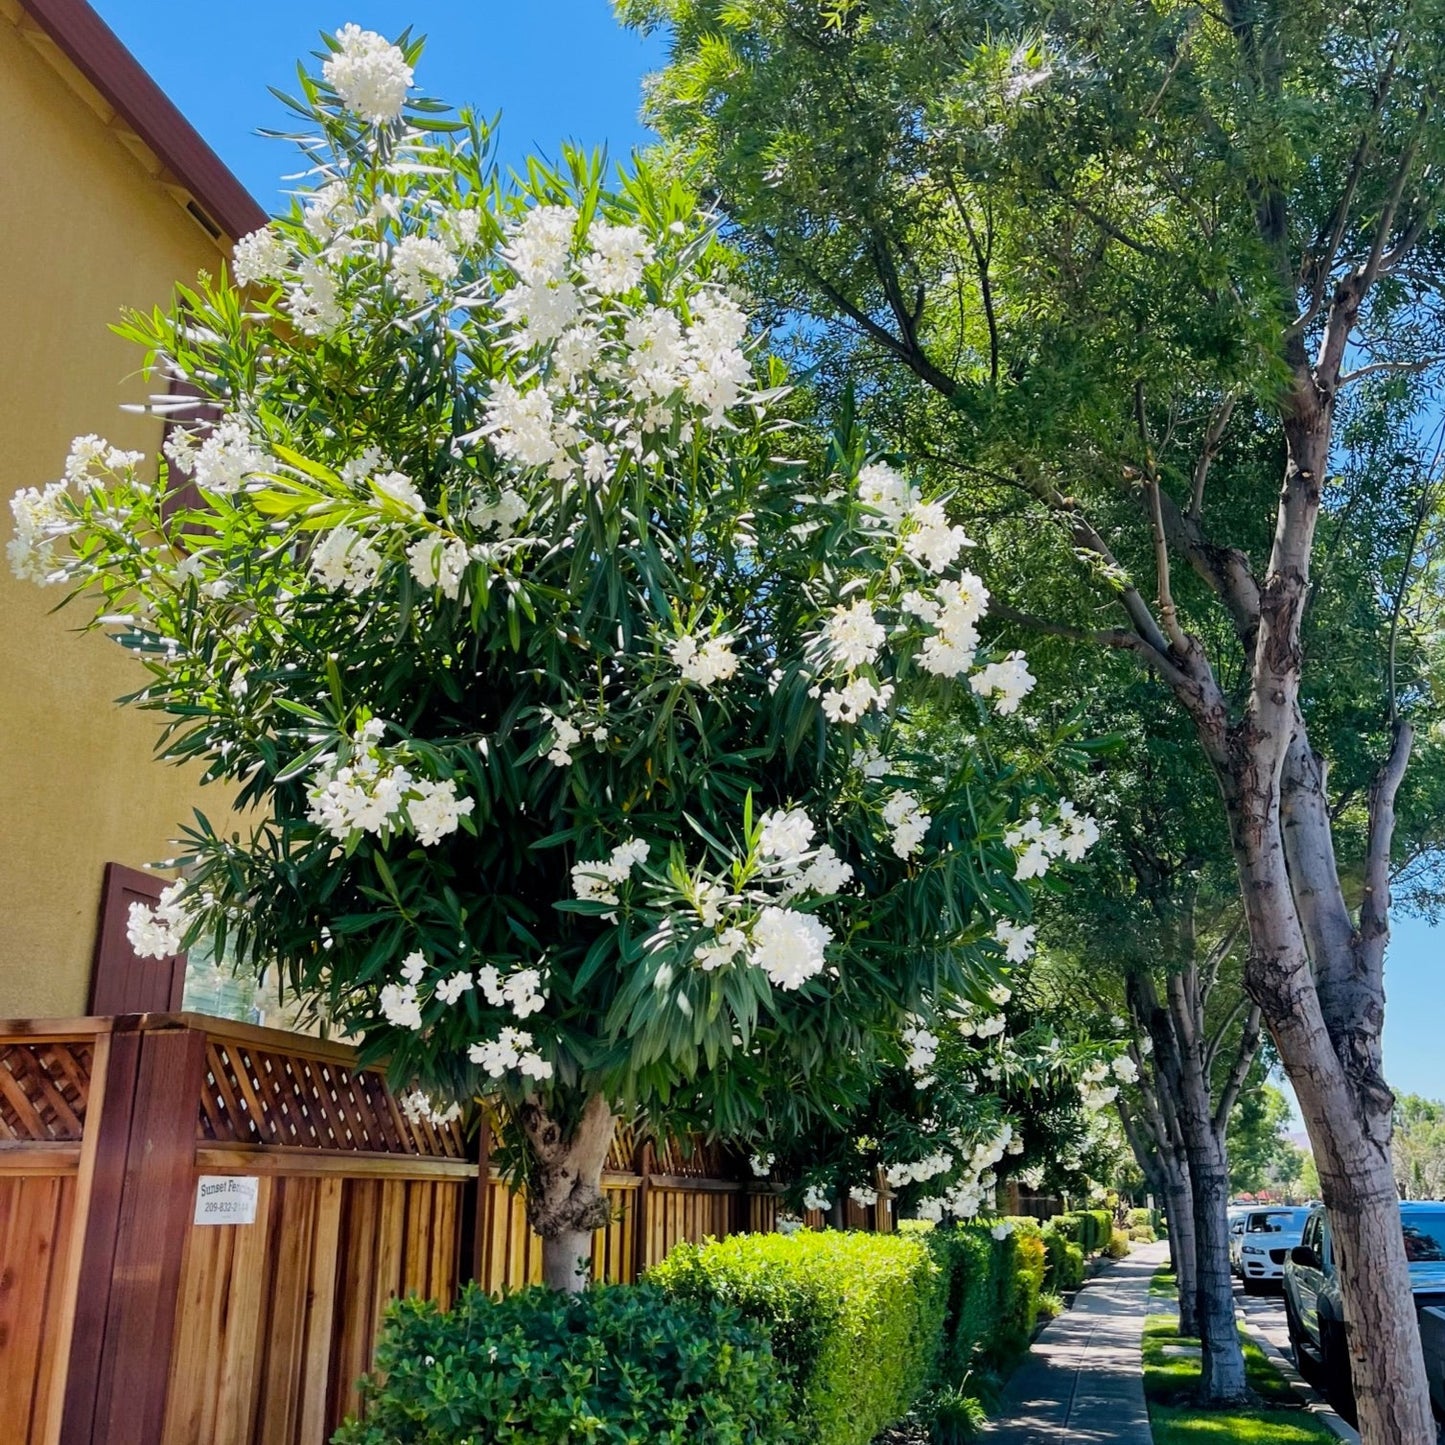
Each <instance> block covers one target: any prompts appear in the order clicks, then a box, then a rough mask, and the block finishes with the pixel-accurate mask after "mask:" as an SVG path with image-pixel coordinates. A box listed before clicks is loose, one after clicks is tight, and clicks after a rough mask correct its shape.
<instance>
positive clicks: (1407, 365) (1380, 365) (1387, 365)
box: [1336, 356, 1445, 391]
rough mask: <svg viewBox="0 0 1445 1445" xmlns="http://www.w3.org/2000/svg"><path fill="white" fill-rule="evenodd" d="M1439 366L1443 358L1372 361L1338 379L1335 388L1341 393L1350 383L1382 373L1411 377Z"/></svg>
mask: <svg viewBox="0 0 1445 1445" xmlns="http://www.w3.org/2000/svg"><path fill="white" fill-rule="evenodd" d="M1441 365H1445V356H1422V357H1421V358H1420V359H1419V360H1418V361H1372V362H1370V364H1369V365H1368V366H1361V367H1359V368H1357V369H1356V370H1354V371H1347V372H1346V373H1345V374H1344V375H1343V376H1342V377H1340V379H1339V381H1338V382H1337V383H1336V387H1337V389H1338V390H1341V391H1343V390H1344V388H1345V387H1347V386H1348V385H1349V384H1350V383H1351V382H1352V381H1360V380H1361V379H1362V378H1364V377H1366V376H1378V375H1381V374H1382V373H1383V374H1388V375H1391V376H1412V375H1417V374H1418V373H1420V372H1422V371H1429V370H1430V368H1431V367H1432V366H1441Z"/></svg>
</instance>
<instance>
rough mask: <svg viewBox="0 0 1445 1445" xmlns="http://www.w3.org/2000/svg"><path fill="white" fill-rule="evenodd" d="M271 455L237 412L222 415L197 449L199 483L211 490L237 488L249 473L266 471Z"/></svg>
mask: <svg viewBox="0 0 1445 1445" xmlns="http://www.w3.org/2000/svg"><path fill="white" fill-rule="evenodd" d="M271 466H272V461H271V458H270V456H269V455H268V454H267V453H266V451H265V450H264V449H263V448H261V447H259V446H257V445H256V443H255V441H254V440H253V439H252V437H251V431H250V428H249V427H248V426H247V425H246V423H245V421H244V420H243V419H242V418H241V417H239V416H236V415H234V414H232V415H230V416H226V417H223V418H222V419H221V420H220V421H219V422H217V423H216V425H215V426H214V427H212V428H211V431H210V433H209V434H208V435H207V436H206V438H205V439H204V440H203V441H202V442H201V444H200V446H199V447H197V449H196V454H195V461H194V474H195V481H196V485H197V486H199V487H204V488H205V489H206V491H208V492H221V493H226V492H235V491H238V490H239V489H240V488H241V487H242V486H243V485H244V484H245V482H246V479H247V478H248V477H251V476H254V475H255V474H256V473H257V472H264V471H267V470H268V469H269V468H270V467H271Z"/></svg>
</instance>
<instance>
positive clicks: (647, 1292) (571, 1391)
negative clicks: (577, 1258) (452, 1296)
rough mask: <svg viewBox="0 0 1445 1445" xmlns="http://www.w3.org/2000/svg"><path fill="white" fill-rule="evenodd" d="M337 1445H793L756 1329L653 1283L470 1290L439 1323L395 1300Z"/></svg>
mask: <svg viewBox="0 0 1445 1445" xmlns="http://www.w3.org/2000/svg"><path fill="white" fill-rule="evenodd" d="M376 1368H377V1374H376V1375H375V1376H373V1377H370V1378H369V1379H367V1380H365V1381H363V1382H362V1400H363V1405H364V1418H363V1419H361V1420H348V1421H347V1423H346V1424H345V1425H343V1426H342V1428H341V1429H340V1430H339V1431H338V1432H337V1434H336V1436H335V1445H459V1442H462V1441H476V1442H481V1441H486V1442H488V1445H509V1442H510V1445H563V1442H566V1445H582V1442H586V1445H634V1442H638V1441H643V1440H646V1441H648V1442H649V1445H651V1442H666V1445H701V1442H703V1441H709V1442H719V1445H794V1442H800V1440H801V1441H807V1440H809V1439H810V1437H808V1436H803V1437H799V1436H798V1435H797V1434H796V1433H795V1432H794V1429H793V1425H792V1423H791V1415H792V1398H791V1391H790V1390H789V1387H788V1383H787V1380H786V1378H785V1375H784V1372H783V1370H782V1369H781V1368H780V1365H779V1362H778V1361H777V1360H776V1359H775V1358H774V1355H773V1350H772V1346H771V1344H770V1343H769V1341H768V1338H767V1335H766V1333H765V1332H764V1331H762V1330H760V1329H758V1328H757V1327H756V1326H755V1325H749V1324H745V1323H744V1322H743V1321H742V1319H741V1317H740V1315H739V1313H738V1311H737V1310H734V1309H730V1308H729V1307H728V1306H726V1305H724V1304H722V1303H721V1302H719V1301H718V1300H709V1299H699V1300H683V1299H678V1298H675V1297H669V1296H668V1295H667V1294H665V1293H664V1292H663V1291H662V1290H660V1289H658V1288H656V1287H655V1286H651V1285H645V1284H644V1285H604V1286H599V1287H596V1288H594V1289H590V1290H588V1291H586V1292H585V1293H583V1294H580V1295H558V1294H553V1293H552V1292H551V1291H550V1290H546V1289H541V1288H533V1289H527V1290H522V1291H520V1292H519V1293H517V1294H513V1295H508V1296H506V1297H505V1298H503V1299H491V1298H489V1297H488V1296H487V1295H486V1294H484V1293H483V1292H482V1291H481V1290H480V1289H478V1288H477V1287H476V1286H475V1285H469V1286H467V1288H466V1289H464V1290H463V1291H462V1293H461V1296H460V1298H459V1299H458V1301H457V1304H456V1306H455V1308H454V1309H452V1310H451V1311H449V1312H447V1313H443V1312H442V1311H441V1310H439V1309H438V1308H437V1306H436V1305H435V1304H434V1303H432V1302H431V1301H429V1300H418V1299H415V1298H411V1299H406V1300H400V1301H395V1302H393V1303H392V1304H391V1305H390V1306H388V1308H387V1316H386V1324H385V1327H384V1329H383V1330H382V1333H381V1338H380V1340H379V1342H378V1344H377V1350H376Z"/></svg>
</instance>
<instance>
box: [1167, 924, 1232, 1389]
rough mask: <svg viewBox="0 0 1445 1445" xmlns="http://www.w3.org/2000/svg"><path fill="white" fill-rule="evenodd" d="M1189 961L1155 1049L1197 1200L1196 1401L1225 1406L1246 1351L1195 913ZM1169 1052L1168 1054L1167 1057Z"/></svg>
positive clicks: (1176, 977) (1173, 984)
mask: <svg viewBox="0 0 1445 1445" xmlns="http://www.w3.org/2000/svg"><path fill="white" fill-rule="evenodd" d="M1184 932H1185V943H1186V947H1187V949H1188V952H1187V954H1186V956H1187V957H1188V958H1189V963H1188V964H1187V966H1186V967H1184V968H1181V969H1178V970H1176V971H1175V972H1173V973H1171V974H1170V975H1169V980H1168V984H1167V992H1168V999H1169V1008H1168V1018H1167V1024H1168V1026H1169V1033H1168V1034H1167V1035H1166V1034H1165V1033H1164V1027H1165V1023H1166V1020H1165V1019H1161V1018H1159V1017H1158V1014H1159V1013H1161V1012H1163V1010H1162V1009H1156V1011H1155V1018H1154V1019H1153V1021H1152V1022H1153V1031H1154V1034H1155V1048H1156V1049H1159V1048H1161V1047H1162V1048H1163V1049H1165V1051H1166V1061H1167V1063H1168V1066H1169V1068H1170V1069H1171V1071H1177V1077H1176V1080H1175V1083H1176V1087H1177V1091H1178V1099H1177V1100H1176V1104H1175V1107H1176V1110H1177V1112H1178V1116H1179V1129H1180V1133H1181V1134H1182V1135H1183V1138H1184V1148H1185V1152H1186V1153H1187V1155H1188V1157H1189V1185H1190V1189H1191V1191H1192V1195H1193V1201H1194V1254H1195V1261H1196V1273H1195V1287H1196V1290H1197V1292H1198V1304H1197V1310H1196V1319H1197V1324H1198V1330H1199V1343H1200V1346H1201V1355H1202V1365H1201V1369H1200V1373H1199V1402H1200V1404H1202V1405H1227V1404H1234V1403H1237V1402H1239V1401H1242V1400H1245V1399H1247V1398H1248V1396H1249V1384H1248V1381H1247V1380H1246V1378H1245V1372H1244V1351H1243V1349H1242V1348H1241V1346H1240V1343H1239V1330H1238V1328H1237V1327H1236V1325H1235V1322H1234V1281H1233V1279H1232V1278H1231V1277H1230V1273H1229V1164H1228V1161H1227V1159H1226V1157H1225V1150H1224V1137H1223V1136H1224V1128H1225V1125H1226V1124H1227V1109H1226V1110H1225V1113H1226V1119H1225V1120H1224V1121H1222V1122H1221V1123H1220V1127H1219V1128H1218V1129H1216V1128H1215V1122H1216V1121H1215V1109H1214V1099H1213V1094H1212V1091H1211V1089H1210V1081H1209V1078H1208V1076H1207V1074H1206V1073H1205V1048H1206V1044H1205V1038H1204V1005H1203V998H1202V994H1201V991H1200V981H1199V973H1198V969H1197V968H1196V967H1195V964H1194V953H1193V950H1194V936H1193V919H1192V915H1191V914H1187V915H1186V923H1185V925H1184ZM1169 1055H1172V1057H1168V1056H1169Z"/></svg>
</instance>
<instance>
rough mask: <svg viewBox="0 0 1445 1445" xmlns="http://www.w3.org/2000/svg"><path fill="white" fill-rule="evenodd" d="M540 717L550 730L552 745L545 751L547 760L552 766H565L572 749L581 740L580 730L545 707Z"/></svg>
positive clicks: (570, 756) (569, 760)
mask: <svg viewBox="0 0 1445 1445" xmlns="http://www.w3.org/2000/svg"><path fill="white" fill-rule="evenodd" d="M542 717H543V720H544V721H545V722H546V724H547V726H548V727H549V728H551V730H552V747H551V750H550V751H549V752H548V753H547V761H548V762H549V763H551V764H552V766H553V767H554V768H565V767H567V766H568V764H570V763H571V761H572V749H573V748H575V747H576V746H577V744H578V743H580V742H581V741H582V730H581V728H579V727H576V726H575V725H574V724H572V723H570V722H568V721H567V719H566V718H564V717H558V716H557V715H556V714H555V713H552V712H548V711H547V710H546V709H545V708H544V709H543V711H542Z"/></svg>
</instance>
